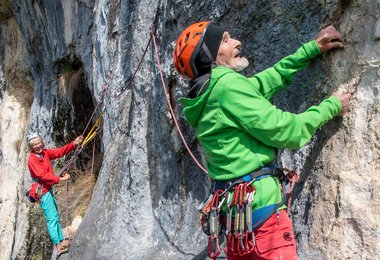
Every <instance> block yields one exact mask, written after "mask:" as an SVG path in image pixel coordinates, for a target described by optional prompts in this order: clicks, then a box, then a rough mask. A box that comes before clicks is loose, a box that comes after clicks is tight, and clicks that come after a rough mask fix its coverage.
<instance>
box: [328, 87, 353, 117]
mask: <svg viewBox="0 0 380 260" xmlns="http://www.w3.org/2000/svg"><path fill="white" fill-rule="evenodd" d="M332 95H333V96H336V97H337V98H338V99H339V101H340V103H342V110H341V111H340V113H339V115H340V116H343V115H344V114H345V113H346V112H347V110H348V107H349V105H350V99H351V93H347V92H345V91H343V90H342V89H339V90H337V91H335V92H334V93H332Z"/></svg>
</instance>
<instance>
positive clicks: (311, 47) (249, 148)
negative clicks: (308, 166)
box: [180, 40, 342, 206]
mask: <svg viewBox="0 0 380 260" xmlns="http://www.w3.org/2000/svg"><path fill="white" fill-rule="evenodd" d="M318 54H320V50H319V48H318V45H317V43H316V41H315V40H313V41H310V42H308V43H306V44H304V45H302V46H301V47H300V48H299V49H298V50H297V51H296V52H295V53H294V54H292V55H289V56H287V57H285V58H283V59H282V60H280V61H279V62H278V63H276V64H275V65H274V66H273V67H271V68H268V69H266V70H264V71H262V72H260V73H258V74H256V75H254V76H252V77H250V78H247V77H245V76H243V75H241V74H239V73H236V72H234V71H233V70H231V69H229V68H226V67H223V66H216V67H214V68H213V69H212V71H211V77H210V82H209V86H208V88H207V90H206V92H205V93H203V94H202V95H201V96H198V97H196V98H194V99H188V98H181V99H180V102H181V103H183V105H184V109H183V111H184V114H185V117H186V119H187V121H188V122H189V123H190V125H191V126H192V127H194V128H195V129H196V137H197V139H198V140H199V142H200V145H201V147H202V149H203V151H204V153H205V156H206V160H207V170H208V174H209V176H210V178H212V179H214V180H220V181H224V180H231V179H235V178H239V177H242V176H244V175H247V174H248V173H251V172H253V171H254V170H256V169H258V168H260V167H262V166H264V165H268V164H270V163H271V162H272V161H273V160H274V159H275V157H276V152H277V148H290V149H295V148H300V147H302V146H303V145H305V144H306V143H307V142H308V141H309V140H310V139H311V137H312V136H313V134H314V133H315V131H316V130H317V129H318V128H319V127H321V126H322V125H323V124H325V123H326V122H327V121H329V120H330V119H332V118H333V117H334V116H336V115H338V114H339V112H340V111H341V107H342V105H341V103H340V101H339V99H338V98H337V97H335V96H331V97H329V98H327V99H325V100H323V101H322V102H321V103H320V104H319V105H318V106H312V107H310V108H309V109H307V110H306V111H305V112H303V113H300V114H293V113H289V112H284V111H282V110H280V109H278V108H276V106H274V105H273V104H271V102H270V101H271V99H272V98H273V96H274V95H275V94H276V93H277V92H278V91H279V90H282V89H284V88H285V87H287V86H288V85H289V84H290V83H291V82H292V80H293V78H294V77H295V75H296V73H297V72H298V71H300V70H302V69H304V68H305V67H306V66H307V65H308V62H309V61H310V60H311V59H312V58H314V57H315V56H317V55H318ZM271 179H272V178H265V179H262V180H259V181H257V183H255V187H256V194H257V195H258V193H259V190H261V188H260V187H262V189H265V190H266V192H265V193H266V194H268V192H269V193H271V191H273V192H275V193H276V194H277V195H278V196H275V197H273V196H271V197H267V199H264V201H263V205H262V206H264V205H266V204H269V203H278V202H279V201H280V200H281V193H280V189H279V186H278V182H277V181H275V185H272V184H274V183H273V182H274V180H271ZM258 186H260V187H258ZM256 199H257V198H255V200H256ZM274 200H275V201H274ZM258 206H259V205H258Z"/></svg>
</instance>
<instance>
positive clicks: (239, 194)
mask: <svg viewBox="0 0 380 260" xmlns="http://www.w3.org/2000/svg"><path fill="white" fill-rule="evenodd" d="M270 176H272V177H276V178H279V180H281V183H282V200H281V201H280V202H279V203H277V204H271V205H268V206H265V207H262V208H259V209H258V210H255V211H253V210H252V203H253V202H254V195H255V192H256V190H255V187H254V185H253V183H254V182H255V181H257V180H259V179H262V178H266V177H270ZM297 180H298V173H297V172H296V171H290V170H287V169H272V168H263V169H260V170H258V171H255V172H253V173H251V174H248V175H246V176H244V177H242V178H238V179H237V180H233V181H229V182H219V183H218V182H217V183H216V187H217V188H216V189H215V191H214V192H213V193H212V194H211V195H210V196H209V197H208V198H207V199H206V200H205V201H204V202H203V203H201V205H200V207H199V208H198V209H199V211H200V213H201V227H202V229H203V232H204V233H205V234H206V235H207V236H208V245H207V249H208V250H207V252H208V256H209V257H210V258H212V259H216V257H217V256H218V255H219V254H220V253H221V251H222V247H221V245H220V240H221V239H222V237H223V236H224V239H225V242H226V246H225V247H224V252H225V254H226V255H235V256H244V255H247V254H250V253H251V252H252V251H253V250H254V247H255V234H254V232H255V231H256V230H257V229H258V228H260V227H261V226H262V225H263V224H264V223H265V222H266V221H267V219H268V218H269V217H270V216H272V215H273V214H275V213H278V209H279V208H280V207H281V206H283V205H284V204H286V200H287V199H286V196H289V199H288V210H289V209H290V202H291V199H290V196H291V192H292V191H293V188H294V184H295V182H296V181H297ZM286 183H290V188H289V190H288V191H285V185H286ZM223 184H224V185H223Z"/></svg>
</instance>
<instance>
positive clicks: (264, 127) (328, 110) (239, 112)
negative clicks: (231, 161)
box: [220, 74, 342, 149]
mask: <svg viewBox="0 0 380 260" xmlns="http://www.w3.org/2000/svg"><path fill="white" fill-rule="evenodd" d="M220 83H221V84H223V90H222V92H221V102H220V103H221V108H222V110H223V112H224V115H225V122H226V124H231V126H235V127H236V125H237V126H238V127H239V128H241V129H242V130H243V131H245V132H247V133H248V134H249V135H251V136H253V137H254V138H256V139H257V140H260V141H261V142H262V143H264V144H266V145H268V146H272V147H277V148H289V149H295V148H299V147H302V146H303V145H305V144H306V143H307V142H308V141H309V140H310V139H311V137H312V136H313V134H314V133H315V131H316V130H317V129H318V128H319V127H321V126H322V125H323V124H324V123H326V122H327V121H328V120H330V119H332V118H333V117H334V116H336V115H337V114H338V113H339V112H340V110H341V106H342V105H341V103H340V101H339V99H338V98H337V97H335V96H331V97H329V98H328V99H325V100H324V101H322V102H321V103H320V104H319V105H318V106H312V107H310V108H309V109H307V110H306V111H305V112H303V113H300V114H293V113H289V112H284V111H282V110H280V109H277V108H276V106H274V105H272V104H271V103H270V102H269V101H268V100H267V99H266V98H265V97H264V96H263V95H262V94H261V93H260V92H259V91H258V90H257V89H258V88H259V85H260V84H259V82H258V81H256V82H252V81H251V80H249V79H247V78H245V77H244V76H241V75H238V74H235V75H234V76H233V77H225V79H222V82H220ZM237 86H238V87H237Z"/></svg>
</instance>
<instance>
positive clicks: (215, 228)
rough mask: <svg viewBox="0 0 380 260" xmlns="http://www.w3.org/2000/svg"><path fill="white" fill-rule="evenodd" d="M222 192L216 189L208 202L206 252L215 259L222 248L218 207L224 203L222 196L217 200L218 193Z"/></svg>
mask: <svg viewBox="0 0 380 260" xmlns="http://www.w3.org/2000/svg"><path fill="white" fill-rule="evenodd" d="M222 193H223V190H217V191H215V192H214V195H213V197H212V199H211V201H210V203H209V205H210V207H209V209H210V212H209V216H208V222H209V223H208V224H209V235H208V245H207V252H208V256H209V257H210V258H212V259H216V257H217V256H218V255H219V254H220V253H221V252H222V249H221V248H220V245H219V236H220V231H221V227H220V221H219V220H220V216H219V212H220V208H221V206H222V205H223V203H224V199H225V198H224V197H223V198H222V200H221V201H220V202H219V199H220V195H221V194H222Z"/></svg>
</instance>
